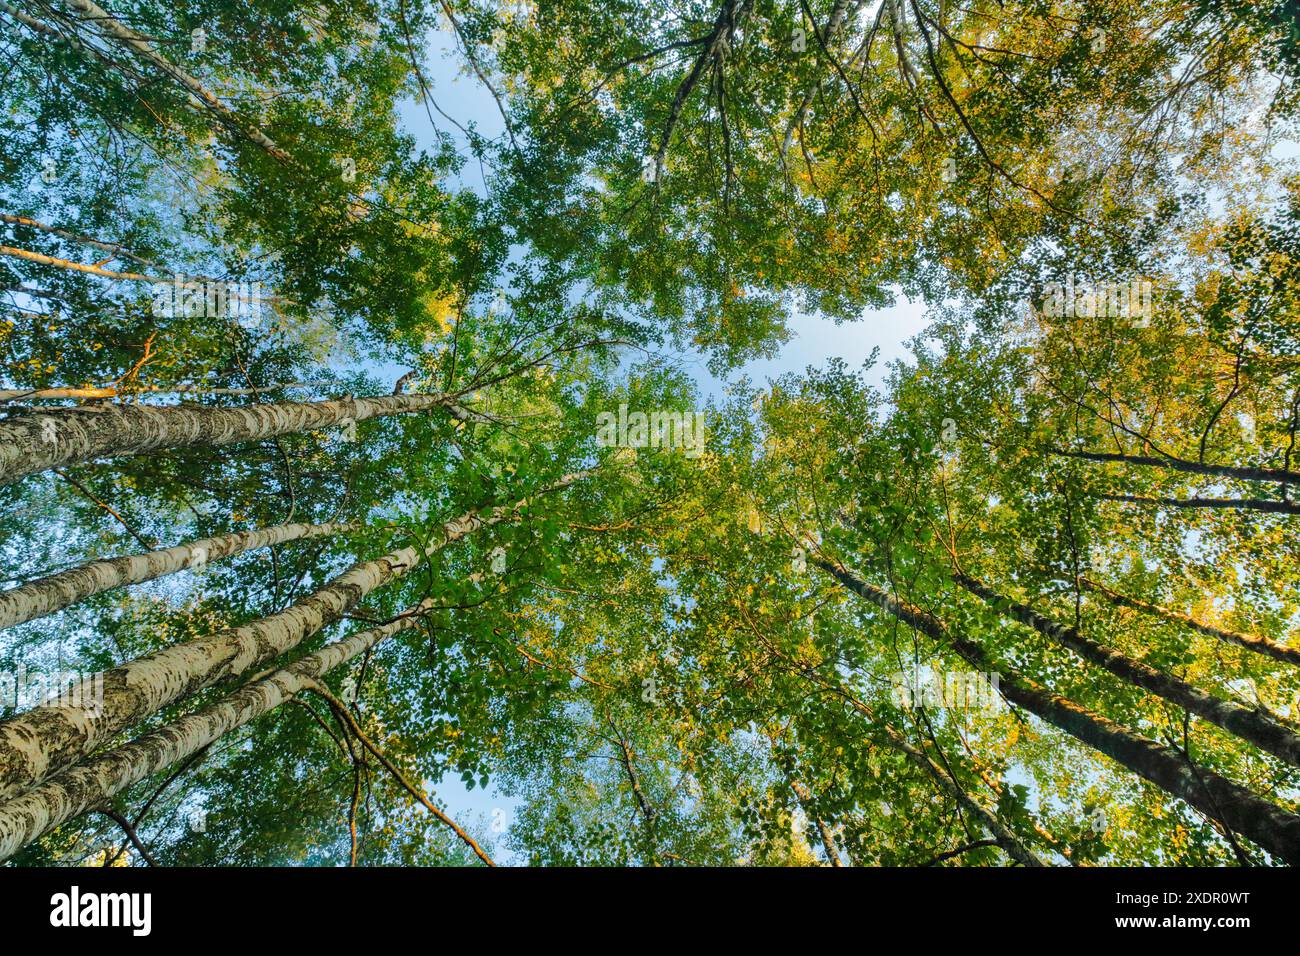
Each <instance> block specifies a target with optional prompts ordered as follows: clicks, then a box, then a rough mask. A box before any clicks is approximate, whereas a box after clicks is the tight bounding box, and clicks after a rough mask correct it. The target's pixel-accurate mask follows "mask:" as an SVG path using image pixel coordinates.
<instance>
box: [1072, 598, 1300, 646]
mask: <svg viewBox="0 0 1300 956" xmlns="http://www.w3.org/2000/svg"><path fill="white" fill-rule="evenodd" d="M1079 582H1080V583H1081V584H1082V585H1083V586H1084V587H1086V588H1087V589H1088V590H1090V591H1096V592H1097V593H1098V594H1100V595H1102V596H1103V597H1105V598H1106V600H1108V601H1110V602H1111V603H1112V604H1115V605H1117V606H1119V607H1127V608H1132V609H1133V610H1135V611H1141V612H1142V613H1143V614H1150V615H1153V616H1155V617H1162V618H1164V619H1165V620H1166V621H1173V622H1176V623H1178V624H1185V625H1187V626H1188V627H1190V628H1192V630H1195V631H1200V632H1201V633H1202V634H1207V635H1209V636H1210V637H1214V638H1218V639H1219V640H1221V641H1227V642H1228V643H1229V644H1237V645H1239V646H1241V647H1244V648H1246V649H1247V650H1249V651H1254V652H1255V653H1256V654H1265V655H1267V656H1269V657H1271V658H1273V659H1274V660H1279V661H1286V662H1287V663H1288V664H1300V648H1295V647H1288V646H1287V645H1285V644H1279V643H1278V642H1277V641H1274V640H1270V639H1269V638H1267V637H1260V636H1259V635H1257V634H1244V633H1242V632H1241V631H1229V630H1225V629H1223V628H1220V627H1213V626H1211V625H1209V624H1202V623H1201V622H1200V621H1198V620H1196V618H1194V617H1190V616H1188V615H1186V614H1180V613H1179V612H1178V611H1173V610H1170V609H1169V608H1166V607H1160V606H1159V605H1158V604H1148V603H1147V602H1146V601H1139V600H1138V599H1137V598H1133V597H1129V596H1128V595H1126V594H1120V593H1119V592H1118V591H1113V590H1111V589H1110V588H1108V587H1106V586H1105V585H1104V584H1099V583H1098V582H1096V581H1092V580H1089V579H1088V578H1080V579H1079Z"/></svg>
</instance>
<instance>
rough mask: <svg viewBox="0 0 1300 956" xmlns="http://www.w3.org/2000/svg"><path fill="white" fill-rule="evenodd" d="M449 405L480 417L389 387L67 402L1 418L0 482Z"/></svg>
mask: <svg viewBox="0 0 1300 956" xmlns="http://www.w3.org/2000/svg"><path fill="white" fill-rule="evenodd" d="M434 408H445V409H447V410H448V411H449V412H450V413H451V414H452V415H454V416H455V417H457V418H460V419H462V420H468V421H478V420H481V419H480V416H478V415H477V414H476V413H475V412H473V411H471V410H469V409H467V408H464V407H462V406H461V405H459V404H458V403H457V402H456V398H455V397H454V396H451V395H443V394H436V395H383V396H377V397H373V398H341V399H333V400H330V401H323V402H265V403H261V404H257V405H245V406H242V407H234V408H226V407H210V406H199V405H181V406H167V407H163V408H157V407H148V406H140V405H135V406H122V405H110V406H107V407H96V408H95V410H94V411H93V412H91V411H90V410H80V409H78V410H62V409H61V410H60V411H59V412H58V413H57V414H35V415H28V416H24V417H23V418H20V419H15V420H13V421H6V422H0V484H5V483H7V482H11V481H14V480H16V479H18V478H22V477H23V476H25V475H32V474H36V473H37V472H41V471H46V470H48V469H50V468H57V467H59V466H61V465H71V464H75V463H77V462H84V461H90V460H92V459H96V458H118V457H122V456H124V455H137V454H140V453H141V452H149V451H155V450H157V449H159V448H192V447H194V446H196V445H229V444H232V443H234V442H244V441H258V440H261V439H264V438H274V437H276V436H278V435H287V434H291V433H294V432H304V431H314V430H316V429H319V428H328V427H329V426H331V425H338V424H340V423H344V422H348V421H351V422H362V421H365V420H366V419H368V418H376V417H380V416H384V415H406V414H413V413H417V412H425V411H429V410H431V409H434Z"/></svg>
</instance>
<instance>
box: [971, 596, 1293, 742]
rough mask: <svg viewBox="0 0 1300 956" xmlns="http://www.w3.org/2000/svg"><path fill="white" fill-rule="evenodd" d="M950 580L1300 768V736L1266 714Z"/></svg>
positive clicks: (1021, 606) (1024, 607) (1004, 599)
mask: <svg viewBox="0 0 1300 956" xmlns="http://www.w3.org/2000/svg"><path fill="white" fill-rule="evenodd" d="M953 580H955V581H956V582H957V583H958V584H960V585H961V586H962V587H964V588H965V589H966V590H967V591H970V592H971V593H972V594H974V595H975V596H976V597H979V598H981V599H982V600H984V601H985V602H987V603H988V604H990V605H992V606H993V607H994V609H996V610H998V611H1001V612H1002V613H1004V614H1009V615H1010V616H1011V617H1013V618H1015V619H1016V620H1017V621H1020V622H1021V623H1022V624H1027V625H1029V626H1030V627H1032V628H1033V629H1034V630H1036V631H1037V632H1038V633H1039V634H1042V635H1043V636H1044V637H1046V638H1048V639H1050V640H1052V641H1055V642H1056V643H1058V644H1060V645H1062V646H1064V647H1068V648H1069V649H1070V650H1072V651H1074V652H1075V653H1076V654H1078V655H1079V656H1080V657H1082V658H1083V659H1084V660H1087V661H1091V662H1092V663H1094V664H1097V665H1098V666H1100V667H1104V668H1106V670H1108V671H1110V672H1111V673H1112V674H1114V675H1116V676H1117V677H1121V678H1123V679H1124V680H1126V681H1128V682H1129V683H1131V684H1134V685H1136V686H1138V687H1141V688H1143V689H1144V690H1148V691H1151V693H1153V694H1158V695H1159V696H1161V697H1163V698H1164V699H1165V700H1167V701H1169V702H1170V703H1173V704H1177V705H1178V706H1179V707H1183V708H1186V709H1187V710H1189V711H1191V712H1192V713H1193V714H1196V715H1198V716H1200V717H1204V718H1205V719H1206V720H1208V721H1210V722H1211V723H1213V724H1217V725H1218V726H1220V727H1222V728H1223V729H1224V730H1226V731H1228V732H1229V733H1233V734H1236V735H1237V736H1238V737H1240V738H1242V739H1243V740H1248V741H1250V742H1251V743H1252V744H1254V745H1255V746H1256V747H1259V748H1260V749H1261V750H1266V751H1268V752H1269V753H1271V754H1272V755H1273V756H1275V757H1278V758H1279V759H1281V760H1285V761H1286V762H1287V763H1289V764H1292V765H1294V766H1297V767H1300V736H1297V735H1296V734H1295V733H1293V732H1292V731H1291V730H1290V729H1289V728H1287V727H1286V726H1284V725H1282V724H1281V723H1279V722H1278V721H1276V720H1274V719H1272V717H1271V716H1270V715H1268V714H1266V713H1264V712H1262V711H1258V710H1253V709H1251V708H1249V707H1242V706H1241V705H1240V704H1236V703H1233V702H1232V701H1229V700H1222V699H1220V698H1218V697H1214V696H1213V695H1211V694H1207V693H1205V692H1204V691H1202V690H1201V689H1199V688H1197V687H1193V686H1192V685H1191V684H1188V683H1187V682H1186V681H1182V680H1179V679H1178V678H1177V677H1174V676H1172V675H1171V674H1166V673H1164V672H1162V671H1158V670H1156V669H1155V668H1154V667H1150V666H1148V665H1146V664H1143V663H1141V662H1140V661H1135V660H1133V659H1132V658H1130V657H1127V656H1125V655H1124V654H1121V653H1120V652H1119V651H1117V650H1115V649H1113V648H1110V647H1106V646H1105V645H1102V644H1099V643H1097V642H1096V641H1094V640H1092V639H1091V638H1088V637H1084V636H1083V635H1082V634H1080V633H1079V632H1078V631H1077V630H1076V629H1075V628H1073V627H1067V626H1066V625H1064V624H1060V623H1058V622H1057V621H1053V620H1052V619H1050V618H1048V617H1044V616H1043V615H1042V614H1039V613H1038V612H1037V611H1035V610H1034V609H1033V608H1031V607H1029V606H1028V605H1027V604H1021V603H1020V602H1019V601H1015V600H1013V599H1011V598H1009V597H1007V596H1005V595H1002V594H999V593H998V592H997V591H994V590H993V589H992V588H990V587H988V586H987V585H985V584H984V583H983V582H981V581H979V580H977V579H975V578H973V577H971V576H970V575H968V574H963V573H961V572H956V573H954V574H953Z"/></svg>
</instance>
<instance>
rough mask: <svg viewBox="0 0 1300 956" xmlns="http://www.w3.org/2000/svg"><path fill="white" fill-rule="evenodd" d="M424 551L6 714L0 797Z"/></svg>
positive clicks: (331, 613) (350, 573)
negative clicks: (20, 711) (58, 696)
mask: <svg viewBox="0 0 1300 956" xmlns="http://www.w3.org/2000/svg"><path fill="white" fill-rule="evenodd" d="M587 474H588V472H576V473H573V474H569V475H566V476H564V477H563V478H561V479H560V480H559V481H557V482H555V483H554V484H551V485H549V486H548V487H547V488H545V489H543V490H542V491H541V492H540V493H539V495H540V494H546V493H548V492H551V491H556V490H558V489H560V488H564V487H566V486H568V485H570V484H572V483H573V482H575V481H577V480H579V479H580V478H582V477H585V476H586V475H587ZM534 497H537V496H534ZM531 500H532V499H530V498H524V499H522V500H521V501H518V502H516V503H515V504H513V505H501V506H498V507H495V508H493V509H492V510H491V511H490V512H488V513H487V514H486V515H483V514H480V513H479V512H478V511H470V512H467V513H465V514H463V515H461V516H460V517H458V518H454V519H452V520H451V521H448V522H446V523H445V524H444V525H443V526H442V528H441V530H440V534H439V536H438V539H437V540H436V541H434V542H431V543H430V544H429V545H428V547H427V550H426V552H425V553H426V554H432V553H433V552H434V551H437V550H439V549H441V548H443V547H446V546H447V545H449V544H451V543H452V542H455V541H458V540H460V539H461V538H463V537H465V536H466V535H468V534H470V533H472V532H474V531H476V530H478V529H479V528H481V527H484V526H485V525H493V524H497V523H498V522H501V521H504V520H505V519H506V518H509V517H511V516H513V515H515V514H517V513H518V512H519V511H520V510H521V509H522V508H524V507H525V506H526V505H528V504H529V503H530V501H531ZM422 558H423V555H421V553H420V551H419V550H418V549H417V548H415V547H407V548H400V549H398V550H396V551H393V552H390V553H389V554H386V555H384V556H383V557H381V558H376V559H375V560H373V561H365V562H362V563H359V564H356V565H353V567H351V568H350V569H348V570H347V571H345V572H344V573H343V574H341V575H339V576H338V577H336V578H334V579H333V580H332V581H330V582H329V583H328V584H327V585H326V586H325V587H323V588H321V589H320V590H319V591H316V592H315V593H313V594H310V595H308V596H307V597H305V598H302V599H300V600H298V601H295V602H294V603H293V604H292V605H291V606H290V607H288V608H286V609H285V610H283V611H281V612H279V613H278V614H273V615H271V616H270V617H267V618H263V619H262V620H260V621H255V622H253V623H251V624H245V625H243V626H241V627H234V628H228V629H226V630H223V631H218V632H217V633H216V634H210V635H208V636H206V637H201V638H197V639H195V640H192V641H186V642H185V643H184V644H178V645H176V646H174V647H168V648H165V649H164V650H161V651H158V652H157V653H154V654H150V655H149V656H147V657H142V658H140V659H138V660H134V661H131V662H129V663H127V664H124V665H122V666H120V667H116V668H113V669H112V670H109V671H105V672H103V673H102V674H96V675H93V676H91V677H89V678H87V679H86V680H84V681H82V682H81V684H80V685H76V686H74V687H73V688H71V689H70V690H69V692H68V693H67V694H66V695H65V696H64V698H61V699H59V700H54V701H50V702H48V703H46V704H43V705H41V706H39V707H36V708H33V709H32V710H29V711H27V712H26V713H24V714H20V715H18V716H16V717H12V718H10V719H9V720H6V721H4V722H2V723H0V800H6V799H9V798H11V797H13V796H14V795H15V794H18V793H21V792H22V791H23V790H26V789H27V788H29V787H32V786H34V785H36V784H38V783H40V781H42V780H44V779H45V778H46V777H48V776H50V775H51V774H54V773H58V772H59V771H60V770H62V769H63V768H64V767H67V766H69V765H71V764H73V763H75V762H77V761H78V760H80V759H81V758H82V757H84V756H85V755H86V754H88V753H90V752H92V751H93V750H94V749H95V748H96V747H98V746H100V745H102V744H103V743H105V742H106V741H108V740H110V739H111V738H112V737H114V736H115V735H117V734H118V733H120V732H121V731H123V730H125V729H126V728H128V727H129V726H130V725H131V724H133V723H135V722H136V721H138V720H140V719H142V718H144V717H148V716H149V715H150V714H153V713H155V712H156V711H158V710H159V709H160V708H162V707H166V706H167V705H168V704H171V703H173V702H175V701H177V700H180V699H182V698H184V697H187V696H189V695H190V694H192V693H194V692H195V691H198V690H202V689H203V688H205V687H210V686H212V685H213V684H215V683H217V682H218V681H221V680H225V679H227V678H231V677H236V676H238V675H240V674H243V673H245V672H246V671H248V670H249V669H250V668H253V667H256V666H258V665H260V664H264V663H266V662H268V661H271V660H274V659H275V658H276V657H278V656H280V655H281V654H283V653H285V652H286V651H288V650H290V649H292V648H294V647H296V646H297V645H298V644H299V643H301V642H302V641H303V640H304V639H306V638H308V637H310V636H311V635H312V634H315V633H316V632H317V631H319V630H320V629H321V628H323V627H325V626H326V625H327V624H329V623H331V622H333V621H335V620H337V619H338V618H339V617H340V616H342V615H343V613H344V612H345V611H347V610H348V608H350V607H352V606H353V605H355V604H356V603H357V602H358V601H360V600H361V599H362V598H363V597H365V596H366V595H367V594H369V593H370V592H371V591H373V590H375V589H376V588H378V587H380V586H381V585H384V584H387V583H388V582H389V581H392V580H394V579H396V578H398V577H401V576H402V575H404V574H406V573H407V572H408V571H410V570H411V568H413V567H415V566H416V565H417V564H419V562H420V561H421V560H422ZM97 694H98V695H102V701H101V702H100V703H99V706H98V707H95V708H91V707H89V706H87V703H88V702H92V701H95V700H96V697H97Z"/></svg>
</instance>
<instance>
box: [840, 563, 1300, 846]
mask: <svg viewBox="0 0 1300 956" xmlns="http://www.w3.org/2000/svg"><path fill="white" fill-rule="evenodd" d="M815 563H816V564H817V566H818V567H820V568H821V569H822V570H823V571H826V572H827V573H828V574H830V575H831V576H832V577H834V578H835V579H836V580H837V581H839V582H840V583H841V584H842V585H844V587H846V588H847V589H848V590H850V591H852V592H853V593H854V594H857V595H858V596H859V597H862V598H865V599H866V600H868V601H870V602H871V603H873V604H875V605H876V606H878V607H880V608H882V609H883V610H885V611H887V612H889V613H890V614H892V615H894V616H895V617H897V618H898V619H899V620H901V621H903V622H904V623H906V624H908V625H909V626H911V627H913V628H915V629H916V630H918V631H920V632H921V633H922V634H926V635H928V636H929V637H931V638H933V639H934V640H936V641H938V642H940V643H942V644H945V645H947V646H948V647H951V648H952V649H953V650H955V651H956V652H957V653H958V654H959V655H960V656H961V657H962V658H963V659H964V660H966V662H967V663H969V664H970V665H971V666H972V667H974V668H976V669H977V670H981V671H991V670H995V669H997V668H995V667H994V666H993V661H992V660H991V659H990V658H989V656H988V655H987V654H986V653H985V652H984V649H983V648H982V647H980V646H979V645H978V644H976V643H975V642H974V641H972V640H970V639H969V638H966V637H963V636H961V635H960V634H958V633H955V632H952V631H949V630H948V629H947V628H946V627H945V626H944V625H943V624H942V623H941V622H940V621H939V620H938V619H937V618H935V617H933V616H931V615H930V614H928V613H926V612H925V611H923V610H922V609H921V608H918V607H916V606H915V605H912V604H909V603H907V602H905V601H901V600H899V599H898V598H897V597H895V596H894V595H892V594H889V593H888V592H886V591H883V590H881V589H880V588H878V587H876V586H875V585H872V584H868V583H867V582H866V581H863V580H862V579H860V578H858V577H856V576H855V575H853V574H852V573H850V572H849V571H847V570H846V569H844V568H842V567H839V566H837V565H834V564H831V563H830V562H829V561H826V560H824V559H821V558H818V559H815ZM1001 673H1002V678H1001V681H1000V683H999V689H1000V690H1001V692H1002V694H1003V696H1004V697H1006V699H1007V700H1008V701H1010V702H1011V703H1013V704H1017V705H1019V706H1021V707H1023V708H1025V710H1027V711H1029V712H1030V713H1032V714H1035V715H1036V716H1038V717H1039V718H1041V719H1042V720H1044V721H1046V722H1047V723H1049V724H1051V725H1052V726H1054V727H1057V728H1058V729H1060V730H1062V731H1064V732H1065V733H1067V734H1069V735H1070V736H1072V737H1074V738H1075V739H1076V740H1079V741H1080V742H1081V743H1083V744H1086V745H1087V746H1088V747H1091V748H1092V749H1094V750H1096V751H1098V752H1099V753H1102V754H1105V755H1106V756H1107V757H1110V758H1111V759H1112V760H1114V761H1116V762H1117V763H1119V764H1120V765H1121V766H1123V767H1126V768H1128V769H1129V770H1131V771H1133V772H1134V773H1136V774H1137V775H1138V776H1140V777H1142V778H1143V779H1145V780H1148V781H1150V782H1151V783H1153V784H1155V785H1156V786H1157V787H1160V788H1161V789H1162V790H1164V791H1166V792H1167V793H1170V794H1172V795H1173V796H1176V797H1179V798H1180V799H1182V800H1184V801H1186V802H1187V803H1188V804H1189V805H1190V806H1192V807H1194V808H1195V809H1197V810H1199V811H1200V812H1201V813H1203V814H1205V816H1206V817H1208V818H1209V819H1211V820H1216V821H1218V822H1219V823H1221V824H1222V825H1223V826H1225V827H1228V828H1231V829H1232V830H1233V831H1235V832H1236V833H1240V834H1242V835H1244V836H1246V837H1249V838H1250V839H1251V840H1253V841H1254V842H1255V843H1257V844H1259V845H1260V846H1261V847H1263V848H1264V849H1265V850H1267V851H1268V852H1269V853H1271V854H1273V855H1274V856H1276V857H1278V858H1279V859H1282V860H1284V861H1286V862H1287V863H1290V864H1292V865H1296V864H1300V816H1296V815H1295V814H1293V813H1288V812H1287V811H1285V810H1283V809H1282V808H1281V807H1279V806H1277V805H1276V804H1273V803H1270V802H1269V801H1267V800H1265V799H1264V798H1262V797H1260V796H1259V795H1258V794H1255V793H1253V792H1252V791H1250V790H1248V789H1247V788H1245V787H1243V786H1241V785H1240V784H1236V783H1233V782H1232V781H1231V780H1228V779H1226V778H1224V777H1222V776H1220V775H1219V774H1217V773H1215V772H1214V771H1212V770H1209V769H1207V768H1204V767H1195V766H1193V765H1192V764H1191V762H1190V761H1189V760H1188V759H1187V757H1185V756H1184V755H1183V754H1181V753H1179V752H1178V751H1175V750H1173V749H1171V748H1169V747H1165V746H1162V745H1161V744H1158V743H1156V742H1154V741H1152V740H1147V739H1146V738H1145V737H1141V736H1138V735H1137V734H1134V733H1132V732H1130V731H1129V730H1127V729H1125V728H1124V727H1121V726H1120V725H1118V724H1116V723H1114V722H1113V721H1111V720H1108V719H1107V718H1105V717H1103V716H1101V715H1100V714H1095V713H1093V712H1092V711H1089V710H1088V709H1086V708H1084V707H1081V706H1079V705H1078V704H1076V703H1075V702H1074V701H1072V700H1069V699H1067V698H1065V697H1061V696H1060V695H1058V694H1055V693H1053V692H1052V691H1050V690H1048V689H1047V688H1046V687H1043V686H1041V685H1039V684H1037V683H1035V682H1034V681H1032V680H1029V679H1028V678H1026V677H1022V676H1020V675H1018V674H1014V673H1010V674H1008V673H1007V672H1006V669H1005V668H1002V669H1001Z"/></svg>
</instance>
